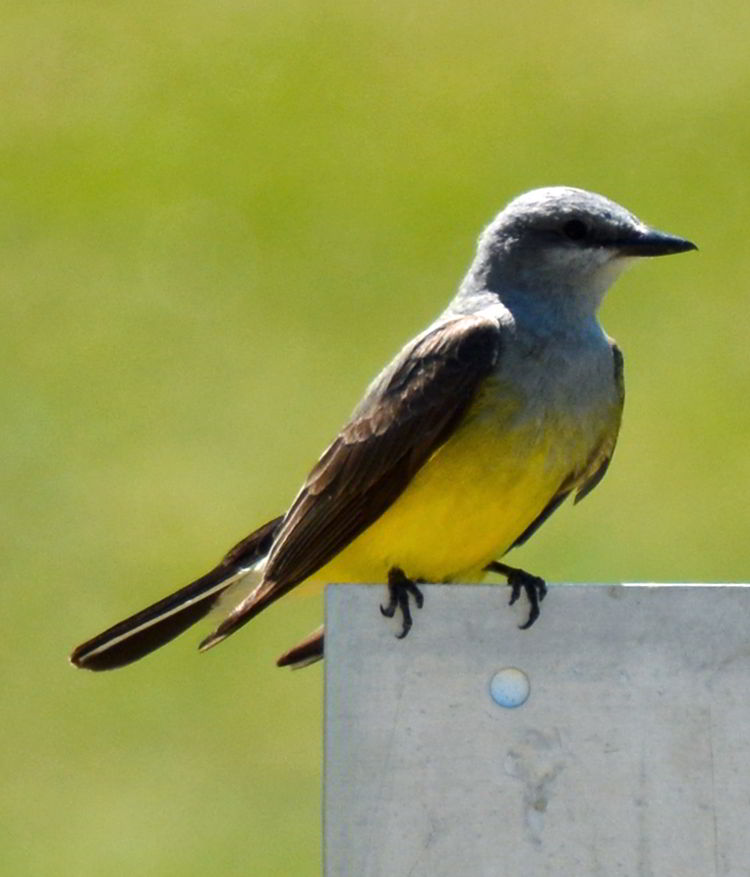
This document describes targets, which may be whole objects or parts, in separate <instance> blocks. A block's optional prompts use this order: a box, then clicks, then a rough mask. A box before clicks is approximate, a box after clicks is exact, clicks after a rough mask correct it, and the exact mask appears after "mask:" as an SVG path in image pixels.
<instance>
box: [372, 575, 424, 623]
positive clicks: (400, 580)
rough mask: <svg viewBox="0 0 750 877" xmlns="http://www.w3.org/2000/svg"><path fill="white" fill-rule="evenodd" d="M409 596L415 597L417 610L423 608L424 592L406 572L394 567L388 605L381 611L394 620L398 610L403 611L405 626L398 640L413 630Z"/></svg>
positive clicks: (390, 578) (382, 607)
mask: <svg viewBox="0 0 750 877" xmlns="http://www.w3.org/2000/svg"><path fill="white" fill-rule="evenodd" d="M417 581H419V580H417ZM409 595H411V596H412V597H414V603H415V604H416V607H417V609H421V608H422V604H423V603H424V597H423V596H422V592H421V591H420V590H419V588H418V587H417V585H416V582H413V581H412V580H411V579H410V578H407V576H406V574H405V573H404V571H403V570H402V569H401V568H400V567H398V566H392V567H391V568H390V569H389V570H388V605H387V606H381V607H380V611H381V612H382V613H383V615H385V617H386V618H393V616H394V615H395V614H396V609H400V610H401V618H402V620H403V624H402V627H401V633H398V634H396V637H397V639H403V638H404V637H405V636H406V634H407V633H409V631H410V630H411V625H412V620H411V609H410V608H409Z"/></svg>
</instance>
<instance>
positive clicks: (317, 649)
mask: <svg viewBox="0 0 750 877" xmlns="http://www.w3.org/2000/svg"><path fill="white" fill-rule="evenodd" d="M323 640H324V634H323V628H322V627H319V628H318V629H317V630H314V631H313V632H312V633H310V634H308V635H307V636H306V637H305V638H304V639H303V640H302V642H300V643H297V645H296V646H294V648H292V649H289V651H288V652H284V654H283V655H281V656H280V657H279V658H278V660H277V661H276V666H277V667H291V668H292V670H300V669H302V667H309V666H310V664H314V663H315V662H316V661H320V660H322V659H323Z"/></svg>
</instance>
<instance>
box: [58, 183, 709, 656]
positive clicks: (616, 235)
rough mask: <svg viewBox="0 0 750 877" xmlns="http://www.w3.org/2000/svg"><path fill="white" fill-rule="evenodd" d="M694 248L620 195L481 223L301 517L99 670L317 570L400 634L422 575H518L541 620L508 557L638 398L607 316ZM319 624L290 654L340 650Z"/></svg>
mask: <svg viewBox="0 0 750 877" xmlns="http://www.w3.org/2000/svg"><path fill="white" fill-rule="evenodd" d="M695 249H697V247H696V245H695V244H694V243H692V242H691V241H689V240H686V239H685V238H681V237H677V236H675V235H672V234H667V233H665V232H662V231H658V230H656V229H655V228H652V227H650V226H648V225H646V224H645V223H644V222H642V221H641V220H640V219H638V218H637V217H636V216H635V215H634V214H633V213H631V212H630V211H628V210H627V209H625V208H624V207H622V206H620V205H619V204H617V203H615V202H614V201H611V200H609V199H608V198H606V197H604V196H603V195H599V194H596V193H593V192H589V191H586V190H584V189H580V188H575V187H570V186H550V187H545V188H540V189H533V190H531V191H528V192H525V193H524V194H521V195H519V196H518V197H516V198H514V199H513V200H511V201H510V203H508V204H507V206H506V207H505V208H504V209H503V210H502V211H501V212H500V213H499V214H498V215H497V216H496V217H495V218H494V219H493V220H492V221H491V222H490V224H489V225H488V226H487V227H486V228H485V229H484V231H483V232H482V233H481V235H480V237H479V239H478V244H477V249H476V254H475V257H474V259H473V261H472V262H471V264H470V267H469V269H468V272H467V274H466V276H465V278H464V279H463V281H462V282H461V283H460V285H459V288H458V291H457V293H456V294H455V296H454V298H453V299H452V300H451V301H450V303H449V304H448V306H447V307H446V308H445V310H443V311H442V313H440V315H439V316H438V317H437V319H435V320H434V321H433V322H432V323H431V324H430V325H429V326H428V327H427V328H426V329H425V330H424V331H422V332H420V333H419V334H418V335H417V336H416V337H414V338H413V339H412V340H410V341H409V342H408V343H407V344H406V345H405V346H404V347H403V349H402V350H401V351H400V352H399V353H398V354H397V355H396V356H395V358H394V359H393V360H392V361H391V362H390V364H388V365H387V366H386V367H385V368H384V369H383V370H382V371H381V372H380V374H379V375H378V376H377V377H376V378H375V380H374V381H373V382H372V383H371V384H370V386H369V388H368V389H367V391H366V392H365V394H364V397H363V398H362V400H361V402H360V403H359V404H358V405H357V407H356V408H355V409H354V412H353V414H352V415H351V418H350V419H349V420H348V422H346V423H345V425H344V426H343V428H342V429H341V431H340V432H339V433H338V435H337V436H336V437H335V438H334V439H333V441H332V442H331V444H330V445H329V446H328V447H327V448H326V449H325V451H324V452H323V454H322V456H321V457H320V459H319V460H318V462H317V463H316V464H315V466H314V467H313V469H312V471H311V472H310V473H309V475H308V477H307V479H306V480H305V482H304V484H303V485H302V487H301V489H300V490H299V492H298V493H297V495H296V497H295V498H294V500H293V501H292V503H291V505H290V506H289V507H288V509H287V510H286V512H285V513H284V514H282V515H280V516H278V517H276V518H274V519H273V520H271V521H268V522H266V523H265V524H263V525H262V526H261V527H259V528H258V529H256V530H255V531H253V532H252V533H251V534H250V535H249V536H247V537H246V538H245V539H243V540H242V541H241V542H240V543H239V544H237V545H235V546H234V547H233V548H232V549H231V550H230V551H229V552H228V553H227V554H226V555H225V556H224V557H223V559H222V560H221V561H220V562H219V563H218V565H217V566H215V567H214V568H213V569H211V570H210V571H209V572H208V573H206V574H205V575H203V576H201V577H200V578H198V579H197V580H195V581H194V582H192V583H191V584H189V585H187V586H185V587H183V588H180V589H179V590H178V591H176V592H175V593H173V594H171V595H169V596H167V597H165V598H164V599H162V600H159V601H158V602H156V603H154V604H152V605H150V606H148V607H147V608H146V609H143V610H142V611H140V612H137V613H136V614H134V615H132V616H130V617H129V618H126V619H125V620H124V621H121V622H119V623H118V624H115V625H114V626H112V627H109V628H108V629H107V630H105V631H103V632H102V633H100V634H98V635H97V636H95V637H93V638H91V639H89V640H87V641H86V642H84V643H82V644H81V645H79V646H78V647H77V648H76V649H75V650H74V651H73V652H72V654H71V656H70V660H71V662H72V663H73V664H74V665H75V666H77V667H81V668H86V669H90V670H107V669H113V668H116V667H121V666H123V665H126V664H129V663H131V662H132V661H135V660H137V659H139V658H142V657H143V656H145V655H147V654H149V653H150V652H152V651H154V650H155V649H157V648H159V647H160V646H162V645H164V644H165V643H167V642H169V641H170V640H172V639H173V638H174V637H176V636H177V635H179V634H181V633H182V632H183V631H185V630H187V628H189V627H190V626H192V625H193V624H195V623H196V622H197V621H199V620H200V619H202V618H204V617H205V616H206V615H208V614H209V613H210V612H212V611H214V610H218V611H219V612H220V613H222V614H223V618H222V620H221V621H220V623H219V624H218V626H217V627H216V629H215V630H214V631H213V632H212V633H211V634H209V635H208V636H207V637H205V638H204V639H203V641H202V642H201V643H200V646H199V648H200V649H201V650H202V651H205V650H207V649H209V648H212V647H213V646H215V645H217V644H218V643H220V642H222V641H223V640H224V639H226V638H227V637H228V636H229V635H230V634H232V633H234V632H235V631H237V630H238V629H239V628H240V627H242V626H243V625H244V624H246V623H247V622H248V621H250V620H251V619H252V618H254V617H255V616H256V615H258V613H259V612H261V611H263V610H264V609H266V608H267V607H268V606H270V605H271V604H272V603H275V602H276V600H278V599H279V598H280V597H282V596H284V595H285V594H287V593H288V592H289V591H291V590H292V589H293V588H295V587H296V586H297V585H299V584H301V583H303V582H308V581H312V582H320V583H326V582H332V581H336V582H355V583H356V582H359V583H378V582H380V583H383V584H385V585H386V587H387V595H388V600H387V603H386V605H381V606H380V611H381V612H382V614H383V615H386V616H388V617H393V616H395V615H396V613H397V612H398V613H399V615H400V626H401V630H400V632H399V634H398V636H399V638H403V637H405V636H406V635H407V634H408V633H409V630H410V628H411V626H412V624H413V615H412V606H414V607H415V608H417V609H421V608H422V606H423V603H424V596H423V593H422V590H421V589H420V587H419V586H420V584H423V583H430V582H431V583H436V582H440V583H450V582H477V581H481V580H482V579H483V577H484V576H485V575H486V574H487V572H495V573H500V574H501V575H503V576H504V577H505V578H506V580H507V582H508V585H510V587H511V598H510V602H511V603H512V602H514V601H515V600H516V599H518V598H519V596H520V595H521V593H522V592H523V593H525V594H526V596H527V598H528V602H529V615H528V619H527V621H526V623H525V624H524V625H522V627H524V628H527V627H530V626H531V624H533V623H534V622H535V621H536V619H537V617H538V616H539V612H540V606H539V604H540V602H541V600H542V599H543V598H544V596H545V593H546V583H545V581H544V579H543V578H541V577H539V576H536V575H533V574H531V573H528V572H526V571H524V570H522V569H519V568H516V567H511V566H509V565H507V564H506V563H504V562H503V560H501V558H503V557H504V556H505V555H506V553H507V552H508V551H510V549H512V548H516V547H518V546H520V545H523V544H524V543H525V542H526V541H527V540H528V539H529V538H530V537H531V536H532V535H533V534H534V533H535V532H536V531H537V529H538V528H539V527H540V526H541V525H542V524H543V523H544V522H545V521H546V520H547V519H548V518H549V517H550V515H551V514H552V513H553V512H554V511H555V510H556V509H557V508H558V507H559V506H560V505H561V504H562V503H563V502H564V501H565V500H566V499H567V498H568V497H569V496H571V494H572V495H573V497H574V501H575V502H576V503H577V502H579V501H580V500H582V499H583V498H584V497H585V496H587V495H588V494H589V493H590V492H591V491H592V490H593V489H594V488H595V487H596V486H597V485H598V484H599V482H600V481H601V479H602V477H603V476H604V474H605V473H606V471H607V468H608V466H609V464H610V461H611V459H612V455H613V453H614V450H615V443H616V441H617V435H618V431H619V428H620V422H621V417H622V410H623V402H624V381H623V356H622V353H621V352H620V349H619V348H618V346H617V344H616V343H615V342H614V340H613V339H612V338H610V337H609V336H608V335H607V334H606V332H605V331H604V329H603V328H602V326H601V325H600V323H599V321H598V318H597V311H598V308H599V305H600V303H601V301H602V299H603V297H604V294H605V293H606V292H607V290H608V289H609V287H610V286H611V285H612V284H613V282H614V281H615V280H616V279H617V277H618V276H619V275H620V274H621V272H622V271H623V270H624V269H625V268H626V267H628V266H629V265H631V264H632V263H633V262H635V261H637V260H639V259H642V258H647V257H653V256H663V255H669V254H674V253H683V252H686V251H689V250H695ZM323 652H324V633H323V630H322V628H320V629H318V630H316V631H314V632H313V633H312V634H310V636H309V637H307V638H306V639H305V640H304V641H303V642H301V643H300V644H299V645H297V646H295V647H294V648H292V649H290V650H289V651H288V652H286V653H285V654H284V655H282V656H281V657H280V658H279V659H278V661H277V663H278V664H279V665H281V666H291V667H301V666H305V665H307V664H309V663H313V662H315V661H316V660H318V659H319V658H321V657H322V656H323Z"/></svg>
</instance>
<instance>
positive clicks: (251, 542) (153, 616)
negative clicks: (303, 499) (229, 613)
mask: <svg viewBox="0 0 750 877" xmlns="http://www.w3.org/2000/svg"><path fill="white" fill-rule="evenodd" d="M280 523H281V518H276V519H274V520H273V521H269V522H268V523H267V524H264V526H262V527H260V528H259V529H258V530H256V531H255V532H253V533H251V534H250V536H248V537H247V538H246V539H243V541H242V542H240V543H239V544H238V545H236V546H235V547H234V548H233V549H232V550H231V551H230V552H229V553H228V554H227V555H226V557H225V558H224V559H223V560H222V562H221V563H220V564H219V565H218V566H216V567H214V569H212V570H211V571H210V572H208V573H206V575H204V576H201V578H199V579H196V581H194V582H192V583H191V584H189V585H186V586H185V587H184V588H180V590H179V591H176V592H175V593H174V594H170V595H169V596H168V597H165V598H164V599H163V600H159V602H158V603H154V604H152V605H151V606H148V607H147V608H146V609H142V610H141V611H140V612H136V614H135V615H131V616H130V618H126V619H125V620H124V621H120V622H119V623H118V624H115V625H114V626H113V627H110V628H107V630H105V631H103V632H102V633H100V634H98V635H97V636H95V637H93V638H92V639H90V640H87V641H86V642H85V643H82V644H81V645H80V646H78V647H77V648H76V649H74V651H73V653H72V654H71V656H70V661H71V663H73V664H75V666H76V667H83V668H85V669H86V670H113V669H115V668H116V667H123V666H125V665H126V664H130V663H131V662H132V661H137V660H138V659H139V658H143V657H144V656H145V655H148V654H149V653H150V652H153V651H154V650H155V649H158V648H160V647H161V646H163V645H165V644H166V643H168V642H169V641H170V640H173V639H174V638H175V637H176V636H179V635H180V634H181V633H183V632H184V631H186V630H187V629H188V627H191V626H192V625H193V624H195V623H196V621H200V619H201V618H204V617H205V616H206V615H207V614H208V613H209V612H210V611H211V609H212V608H213V607H214V606H215V605H216V602H217V600H218V599H219V597H220V596H221V594H222V593H223V592H224V591H225V590H226V589H227V588H228V587H229V586H230V585H231V584H232V583H233V582H234V581H235V580H236V579H237V577H238V574H240V573H242V572H243V571H244V570H246V569H248V568H249V567H251V566H252V565H253V564H254V563H255V562H256V561H258V560H260V558H261V557H263V556H264V555H265V554H267V553H268V551H269V550H270V547H271V544H272V543H273V538H274V535H275V533H276V530H277V529H278V526H279V524H280Z"/></svg>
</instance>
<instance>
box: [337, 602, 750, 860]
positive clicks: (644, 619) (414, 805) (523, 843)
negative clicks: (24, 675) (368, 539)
mask: <svg viewBox="0 0 750 877" xmlns="http://www.w3.org/2000/svg"><path fill="white" fill-rule="evenodd" d="M424 594H425V605H424V608H423V609H422V610H421V611H416V612H415V620H414V627H413V629H412V631H411V633H410V634H409V636H408V637H406V639H404V640H400V641H399V640H396V639H395V638H394V633H395V632H396V630H397V625H396V623H395V622H393V623H390V624H389V623H388V622H387V621H386V620H385V619H383V618H382V617H381V615H380V612H379V611H378V603H379V602H380V601H382V600H383V599H384V589H380V588H377V587H372V586H348V585H335V586H331V587H329V588H328V591H327V603H326V728H325V860H326V871H325V873H326V875H327V877H464V875H466V877H484V875H486V877H542V875H545V877H547V875H555V877H583V875H601V877H619V875H622V877H636V875H644V877H666V875H670V877H707V875H731V877H747V875H748V874H749V873H750V633H749V632H748V629H749V628H750V590H748V589H747V588H743V587H730V586H727V587H711V586H696V587H690V586H670V587H661V586H660V587H648V586H637V587H635V586H628V587H621V586H618V587H610V586H585V587H581V586H560V587H554V588H551V589H550V593H549V595H548V596H547V599H546V600H545V602H544V605H543V611H542V615H541V618H540V619H539V621H538V622H537V623H536V624H535V625H534V627H532V628H531V629H530V630H528V631H521V630H518V628H517V624H518V623H519V621H520V620H523V612H524V609H525V607H513V610H509V609H508V607H507V601H508V591H507V588H504V587H503V586H497V585H494V586H493V585H490V586H476V587H472V586H457V585H434V586H429V587H424ZM519 602H521V601H519ZM516 609H518V612H516ZM518 671H520V672H518ZM498 674H500V675H498ZM524 681H527V682H528V686H529V692H528V699H527V700H526V701H525V702H524V703H523V704H522V705H520V706H516V707H512V708H511V707H506V706H501V705H500V704H499V703H498V700H500V701H503V700H504V699H507V698H508V696H509V695H510V697H509V699H510V701H511V702H517V701H518V700H522V699H523V695H524ZM493 692H494V695H495V697H494V698H493ZM495 698H496V699H495Z"/></svg>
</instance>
